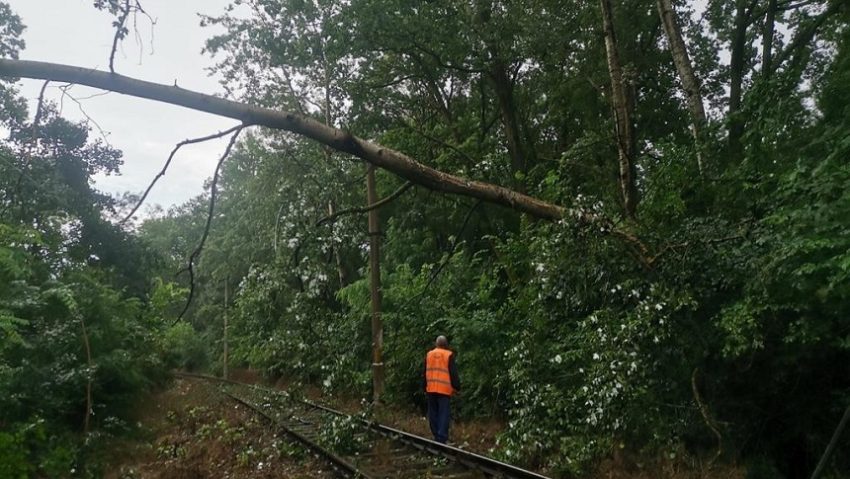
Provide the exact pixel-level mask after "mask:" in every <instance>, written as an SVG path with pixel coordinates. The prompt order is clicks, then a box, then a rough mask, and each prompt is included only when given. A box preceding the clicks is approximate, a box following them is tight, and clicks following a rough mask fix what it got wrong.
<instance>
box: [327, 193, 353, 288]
mask: <svg viewBox="0 0 850 479" xmlns="http://www.w3.org/2000/svg"><path fill="white" fill-rule="evenodd" d="M335 214H336V205H335V204H334V202H333V200H331V201H328V217H330V218H332V217H333V216H334V215H335ZM330 228H331V237H333V229H334V224H333V222H331V225H330ZM339 250H340V248H339V247H335V248H334V249H333V255H334V258H335V260H336V271H337V275H339V287H340V289H342V288H344V287H345V285H347V284H348V270H347V269H346V267H345V263H343V261H342V254H340V251H339Z"/></svg>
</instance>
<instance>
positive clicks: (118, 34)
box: [109, 0, 130, 73]
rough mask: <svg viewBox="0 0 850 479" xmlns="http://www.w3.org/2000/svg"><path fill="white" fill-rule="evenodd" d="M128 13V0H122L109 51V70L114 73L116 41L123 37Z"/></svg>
mask: <svg viewBox="0 0 850 479" xmlns="http://www.w3.org/2000/svg"><path fill="white" fill-rule="evenodd" d="M129 15H130V0H124V9H123V10H122V11H121V15H120V16H119V17H118V23H117V24H116V25H115V36H114V37H113V38H112V51H110V53H109V71H110V72H112V73H115V52H116V50H118V42H119V41H120V40H121V39H122V38H124V34H125V31H126V30H127V27H125V26H124V24H125V23H127V17H128V16H129Z"/></svg>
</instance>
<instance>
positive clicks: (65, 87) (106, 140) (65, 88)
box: [59, 84, 112, 146]
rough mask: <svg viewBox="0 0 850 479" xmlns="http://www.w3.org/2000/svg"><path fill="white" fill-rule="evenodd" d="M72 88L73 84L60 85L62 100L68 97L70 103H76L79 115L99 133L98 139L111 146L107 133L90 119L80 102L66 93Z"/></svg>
mask: <svg viewBox="0 0 850 479" xmlns="http://www.w3.org/2000/svg"><path fill="white" fill-rule="evenodd" d="M73 86H74V85H73V84H68V85H62V86H60V87H59V90H61V91H62V98H63V99H64V98H65V97H68V98H70V99H71V101H73V102H74V103H76V104H77V108H78V109H79V110H80V113H82V115H83V116H84V117H86V120H88V121H89V122H90V123H91V124H92V125H94V127H95V129H96V130H97V132H98V133H100V137H101V138H102V139H103V142H104V143H106V145H107V146H112V145H111V144H110V143H109V138H108V136H109V135H108V134H107V132H106V131H104V130H103V128H102V127H101V126H100V124H99V123H98V122H96V121H95V119H94V118H92V117H91V116H90V115H89V114H88V112H86V109H85V108H83V104H82V103H81V102H80V100H78V99H77V98H75V97H74V95H71V94H70V93H68V91H69V90H70V89H71V88H73Z"/></svg>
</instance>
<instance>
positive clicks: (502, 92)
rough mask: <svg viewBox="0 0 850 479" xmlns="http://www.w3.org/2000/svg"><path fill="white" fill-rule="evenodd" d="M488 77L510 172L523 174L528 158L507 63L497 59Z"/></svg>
mask: <svg viewBox="0 0 850 479" xmlns="http://www.w3.org/2000/svg"><path fill="white" fill-rule="evenodd" d="M490 79H491V80H492V81H493V89H494V90H495V91H496V98H497V100H498V102H499V113H500V114H501V117H502V127H503V128H504V129H505V139H506V140H507V144H508V153H509V154H510V155H511V172H512V173H523V174H524V173H526V171H527V169H528V159H527V158H526V156H525V151H524V148H523V144H522V138H521V136H520V129H519V122H518V121H517V114H516V105H515V103H514V87H513V83H512V82H511V79H510V78H509V77H508V72H507V65H505V64H504V62H502V61H501V60H497V61H496V62H495V64H494V65H493V67H492V68H491V69H490ZM521 183H522V182H517V185H516V186H517V187H518V188H520V189H521V190H522V188H521Z"/></svg>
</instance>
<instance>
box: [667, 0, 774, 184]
mask: <svg viewBox="0 0 850 479" xmlns="http://www.w3.org/2000/svg"><path fill="white" fill-rule="evenodd" d="M771 1H774V2H775V1H776V0H771ZM658 14H659V15H660V16H661V23H662V25H664V31H665V32H666V34H667V40H668V42H669V44H670V53H671V54H672V56H673V64H674V65H675V66H676V71H677V72H678V73H679V80H680V81H681V82H682V88H683V89H684V90H685V96H686V97H687V100H688V109H689V110H690V113H691V122H692V123H691V133H692V134H693V135H694V143H695V144H696V151H697V168H698V169H699V172H700V174H702V173H703V169H704V165H703V161H702V151H701V146H702V142H701V141H700V136H701V133H702V127H703V126H704V125H705V124H706V117H705V108H704V107H703V103H702V93H700V82H699V79H697V76H696V74H695V73H694V67H693V64H692V63H691V59H690V56H689V55H688V49H687V46H686V45H685V40H684V37H683V35H682V29H681V27H680V26H679V21H678V19H677V17H676V11H675V9H674V8H673V2H672V0H658Z"/></svg>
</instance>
